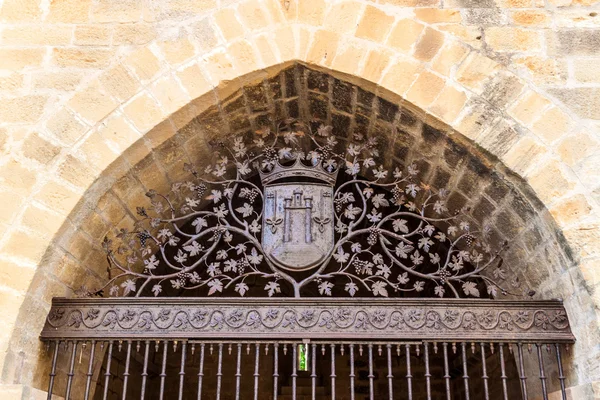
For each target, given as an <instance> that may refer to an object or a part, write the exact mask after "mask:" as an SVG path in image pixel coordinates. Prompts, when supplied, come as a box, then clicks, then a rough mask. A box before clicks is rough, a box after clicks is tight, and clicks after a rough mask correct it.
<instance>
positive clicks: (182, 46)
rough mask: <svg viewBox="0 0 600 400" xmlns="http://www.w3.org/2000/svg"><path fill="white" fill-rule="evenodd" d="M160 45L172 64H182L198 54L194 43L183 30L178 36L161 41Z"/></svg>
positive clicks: (167, 59)
mask: <svg viewBox="0 0 600 400" xmlns="http://www.w3.org/2000/svg"><path fill="white" fill-rule="evenodd" d="M159 46H160V50H161V51H162V53H163V55H164V56H165V60H166V61H167V62H168V63H169V64H170V65H178V64H181V63H183V62H184V61H186V60H188V59H190V58H192V57H194V56H195V55H196V49H195V48H194V45H193V44H192V42H191V41H190V39H189V38H188V36H187V35H186V33H185V31H183V30H181V31H179V33H178V35H177V36H176V37H174V38H169V39H168V40H164V41H161V42H159Z"/></svg>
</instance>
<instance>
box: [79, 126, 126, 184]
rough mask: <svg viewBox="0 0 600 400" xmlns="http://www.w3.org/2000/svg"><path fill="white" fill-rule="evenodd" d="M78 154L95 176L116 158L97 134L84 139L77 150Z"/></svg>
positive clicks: (115, 154) (94, 133) (116, 155)
mask: <svg viewBox="0 0 600 400" xmlns="http://www.w3.org/2000/svg"><path fill="white" fill-rule="evenodd" d="M79 154H80V155H81V158H85V160H86V161H87V163H88V165H89V166H90V168H92V167H94V168H95V171H94V173H96V174H97V173H99V172H102V171H104V170H105V169H106V168H107V167H108V166H109V165H110V164H111V163H112V162H113V161H115V160H116V159H117V157H118V154H117V153H115V152H114V151H113V150H112V149H111V148H110V147H109V146H108V145H107V143H106V141H105V140H104V138H103V137H102V136H101V135H100V134H99V133H98V132H93V133H92V134H91V135H90V136H88V137H87V138H86V139H85V142H83V144H82V145H81V147H80V148H79Z"/></svg>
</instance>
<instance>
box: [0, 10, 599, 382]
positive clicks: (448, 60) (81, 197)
mask: <svg viewBox="0 0 600 400" xmlns="http://www.w3.org/2000/svg"><path fill="white" fill-rule="evenodd" d="M287 4H289V7H287V6H285V5H283V6H282V5H279V4H278V3H275V2H266V3H264V4H263V3H258V2H247V3H239V4H236V5H234V6H233V7H231V8H230V9H229V10H227V9H225V10H214V11H211V13H212V17H211V18H213V19H214V21H216V23H217V24H219V21H222V20H223V19H224V18H225V19H226V18H227V17H228V16H229V17H231V14H228V13H233V16H234V18H233V19H231V18H230V19H229V22H230V23H228V24H226V23H224V22H223V24H222V25H219V27H220V33H219V35H221V36H222V39H221V41H220V42H219V43H218V44H217V45H215V46H214V47H212V48H210V49H209V50H208V51H206V52H202V53H201V52H198V53H196V51H192V52H191V53H190V56H189V57H184V56H183V55H182V54H176V55H173V54H171V55H169V54H166V53H164V54H163V50H161V49H160V48H157V46H156V45H155V44H151V45H149V46H147V47H142V48H140V49H137V50H136V51H134V52H133V53H131V54H129V55H128V56H126V57H125V58H124V59H123V61H122V64H119V65H115V66H114V68H113V69H111V70H109V71H107V72H106V73H105V75H103V76H101V77H98V79H95V78H94V79H92V81H91V82H89V85H87V86H86V87H85V88H83V89H82V90H80V91H79V92H78V93H77V94H76V95H75V96H74V97H73V98H72V99H71V100H70V101H69V103H68V104H66V105H65V107H64V108H61V109H60V110H59V111H57V112H56V113H55V114H54V115H52V116H49V117H48V118H47V120H45V121H44V122H43V125H44V126H45V128H46V129H47V130H48V131H50V132H55V133H57V135H58V138H59V140H60V141H61V142H62V143H64V144H65V151H64V155H63V157H62V162H61V164H60V167H59V168H56V170H55V171H52V172H50V173H49V174H46V175H45V177H44V179H39V180H38V177H37V176H30V175H31V174H28V173H27V174H25V172H24V174H25V175H26V176H28V177H29V178H30V179H31V180H33V181H36V180H37V181H38V183H37V186H36V188H35V190H34V192H33V193H32V194H31V196H30V197H29V198H28V201H27V202H26V203H23V204H19V205H18V209H19V211H18V213H17V214H18V215H19V217H18V220H14V221H12V222H14V223H15V227H14V228H11V230H10V231H9V233H8V234H6V235H5V238H4V246H5V251H6V253H8V254H9V257H10V260H12V261H14V263H15V264H16V265H15V271H19V272H23V273H24V275H28V276H29V278H31V276H32V272H33V270H34V268H35V267H36V266H37V265H38V264H44V263H46V262H48V261H49V260H48V259H49V258H51V257H49V253H48V252H47V248H48V246H49V245H52V246H53V245H59V246H63V247H64V248H65V249H67V250H68V251H75V248H76V247H78V246H79V244H80V243H82V242H84V243H85V242H86V241H87V240H88V238H87V237H86V235H87V234H83V235H82V234H80V233H79V232H80V230H79V229H78V228H79V225H80V224H81V222H82V221H81V220H80V218H79V217H78V216H77V215H78V210H80V209H81V207H84V208H85V207H86V206H89V205H91V204H94V202H95V201H96V199H97V197H99V196H96V197H94V194H93V193H92V192H93V191H90V190H87V189H88V188H91V184H92V182H94V181H96V183H95V184H94V189H95V190H98V191H97V192H95V193H96V194H99V192H100V191H101V190H100V189H98V188H102V187H104V188H106V187H108V186H111V185H112V181H113V179H114V177H116V176H119V174H121V175H122V174H123V173H124V172H125V171H127V170H128V169H129V168H131V167H132V166H133V165H138V162H139V161H141V160H143V159H144V158H145V157H146V156H147V155H148V154H150V153H151V152H152V151H154V150H155V149H157V148H158V147H159V146H160V145H161V144H162V143H163V142H165V141H166V140H168V139H170V138H172V137H173V135H175V132H176V131H177V130H179V129H181V128H183V127H184V126H186V124H187V123H188V122H189V121H190V120H191V119H192V118H193V117H195V116H197V115H198V114H199V113H201V112H202V111H204V110H206V109H207V108H208V107H209V106H210V105H212V104H214V103H215V102H218V101H219V100H222V99H226V98H227V97H228V96H229V95H230V94H231V93H232V92H234V91H235V90H237V88H239V87H240V86H242V85H243V83H244V82H247V81H251V80H253V79H255V78H256V77H260V76H268V75H269V74H271V72H270V68H269V67H271V71H272V70H278V69H280V68H281V67H280V66H278V65H280V63H285V62H289V61H291V60H300V61H304V62H307V63H309V64H311V65H316V66H320V67H326V68H331V69H333V70H337V71H339V72H342V73H344V74H346V76H347V77H348V80H349V81H350V82H353V81H358V80H360V84H361V86H365V87H366V88H369V87H370V88H375V87H376V86H377V85H378V86H380V87H382V88H384V89H387V90H389V91H391V92H393V93H396V94H397V95H399V96H401V97H402V98H405V99H406V100H408V101H409V102H411V103H412V104H414V105H415V106H416V107H418V108H420V109H422V110H425V112H426V113H428V114H431V115H433V116H434V117H436V118H438V119H439V120H440V121H442V122H443V123H444V124H445V125H448V126H450V127H452V128H453V129H454V130H455V131H456V132H459V133H460V134H462V135H463V136H464V137H466V138H468V139H470V140H471V141H473V142H474V143H475V144H476V147H477V146H480V147H482V148H483V149H485V150H486V151H489V152H490V153H491V154H492V155H494V156H495V157H496V158H497V159H499V160H500V161H501V162H502V163H503V164H504V165H506V166H507V167H508V169H510V170H512V171H513V172H514V173H515V174H517V175H519V176H521V177H524V178H525V179H526V180H527V181H528V182H529V184H530V185H531V187H532V188H533V190H534V191H535V193H536V194H537V197H539V198H540V200H541V201H542V203H543V204H544V205H545V207H546V208H548V209H549V210H550V212H551V213H552V215H553V216H554V218H555V219H556V221H557V224H558V227H559V228H560V229H561V230H562V233H563V234H564V235H565V237H566V240H567V242H568V243H567V244H565V246H566V248H570V249H572V250H573V251H574V252H575V254H574V255H573V259H574V260H575V262H574V263H572V265H571V266H572V267H573V268H571V269H569V270H568V271H566V272H565V273H564V274H565V276H566V281H568V282H573V283H574V285H576V287H585V288H586V291H585V292H584V293H583V295H582V296H585V297H586V299H584V300H581V301H582V303H581V304H585V305H588V304H590V302H589V301H590V300H589V298H588V297H587V294H588V293H591V294H593V293H594V292H593V291H592V289H593V286H594V285H595V284H596V283H597V282H596V281H595V280H594V279H595V278H594V275H593V271H592V270H591V261H587V260H589V259H591V258H592V257H593V256H595V255H596V253H595V250H594V249H593V245H592V243H593V240H594V238H593V237H589V236H590V235H587V233H586V232H588V231H587V230H586V227H589V226H597V225H594V224H596V223H597V217H596V216H595V213H596V208H595V207H596V204H595V202H594V200H593V199H592V198H591V197H590V194H591V191H592V190H593V189H594V188H593V187H592V186H591V185H592V183H593V182H591V181H590V180H589V179H590V178H589V176H586V174H579V175H578V174H575V173H574V172H573V170H572V168H571V165H572V164H573V162H574V161H575V159H576V158H577V157H580V156H586V155H589V154H591V153H590V149H582V148H581V147H578V146H580V145H579V144H578V143H576V142H575V141H572V140H569V138H568V137H566V138H564V139H563V138H562V137H561V136H563V135H571V136H570V137H571V138H572V137H580V135H582V133H581V129H582V128H583V126H582V125H581V124H582V123H581V122H579V121H577V120H576V119H575V118H573V117H572V115H571V114H570V113H569V112H568V110H566V109H564V108H561V107H556V106H551V105H550V101H549V100H548V98H547V96H544V95H543V94H541V93H540V91H539V90H538V89H537V88H536V87H535V85H534V84H532V83H531V81H530V80H528V79H523V78H520V77H518V76H517V75H516V74H515V73H513V72H511V71H510V70H509V69H508V68H506V67H504V66H503V65H502V64H500V63H498V62H497V61H494V60H493V59H492V58H489V57H486V56H485V55H484V54H483V53H482V52H481V51H479V50H476V49H474V48H472V47H471V46H469V45H468V44H467V43H465V41H464V40H457V39H456V38H455V37H453V36H452V35H450V34H447V33H444V32H441V31H439V30H438V29H436V28H435V27H433V26H431V25H430V24H428V23H427V22H426V21H423V20H418V17H417V18H416V19H415V18H403V17H401V16H399V15H398V13H395V11H394V10H393V9H392V8H390V7H389V6H377V5H371V4H369V5H363V4H362V3H352V2H348V3H347V4H346V5H328V4H327V3H326V4H325V6H324V7H323V9H322V10H321V11H314V12H313V11H310V10H303V9H302V7H301V6H299V5H298V4H296V2H290V3H287ZM337 7H341V8H342V10H340V12H343V14H342V15H343V16H344V17H343V18H339V20H338V21H336V22H335V23H334V22H326V23H324V24H322V21H323V18H324V15H325V14H326V13H329V12H333V10H334V9H336V10H337ZM248 10H250V11H252V12H253V13H258V14H259V15H262V17H261V18H263V19H262V21H263V22H264V23H260V24H257V23H253V22H250V19H248V17H247V15H248V14H247V13H248V12H250V11H248ZM257 10H258V11H257ZM365 18H376V20H377V21H379V20H381V24H377V23H375V24H372V25H373V26H375V27H377V29H375V30H374V31H370V30H368V29H367V28H364V27H363V28H361V21H362V20H363V19H365ZM235 21H237V23H236V22H235ZM353 23H354V24H355V25H357V26H358V27H357V28H356V29H355V28H353V25H352V24H353ZM238 25H239V27H238ZM351 27H352V29H350V28H351ZM396 30H399V31H400V30H401V31H402V32H405V31H408V32H412V36H411V37H410V38H406V37H403V38H394V33H393V32H394V31H396ZM271 34H272V35H273V37H270V35H271ZM240 77H241V78H240ZM492 94H493V95H492ZM91 105H94V107H90V106H91ZM559 137H561V138H560V139H559ZM592 151H593V150H592ZM15 168H20V167H18V166H15ZM17 170H18V169H17ZM73 170H77V171H78V172H81V171H85V172H86V174H85V176H84V177H82V176H81V175H82V174H77V176H75V174H73V172H72V171H73ZM14 172H15V171H7V172H6V174H9V173H14ZM48 175H49V176H48ZM586 179H587V180H586ZM102 200H106V199H105V198H104V199H102ZM77 203H79V205H78V206H77V209H75V211H72V210H73V208H74V207H75V205H76V204H77ZM105 204H106V206H108V207H110V205H109V204H110V202H108V201H107V202H106V203H105ZM50 211H56V212H55V213H52V212H50ZM67 216H68V218H67ZM97 222H98V221H97ZM98 223H99V222H98ZM18 224H21V225H22V228H21V227H19V225H18ZM99 224H100V225H102V224H101V223H99ZM87 227H88V228H87V229H90V230H92V229H95V228H97V226H94V225H93V224H92V223H91V222H90V224H89V225H87ZM98 229H100V228H98ZM37 232H40V233H41V234H42V235H41V237H40V238H37V239H38V240H34V237H35V235H37ZM71 233H72V234H73V235H75V236H72V235H71ZM67 237H68V238H69V239H68V243H65V242H64V240H65V238H67ZM61 239H62V240H61ZM24 242H27V247H25V246H22V243H24ZM78 243H79V244H78ZM580 260H581V261H580ZM52 261H55V260H52ZM72 267H73V266H72V265H61V267H60V268H62V270H63V273H65V275H69V274H70V272H68V271H69V268H72ZM579 269H581V270H582V272H583V273H584V274H585V275H584V276H586V278H587V279H586V280H583V279H581V274H580V271H579ZM17 273H18V272H17ZM24 280H25V281H24V282H23V280H20V281H19V286H18V287H15V288H12V289H15V290H14V292H11V296H12V297H11V298H10V300H7V307H6V310H7V311H6V313H7V315H6V317H5V320H3V322H5V323H6V324H8V325H9V326H10V327H11V329H12V327H14V326H15V322H16V321H15V319H14V315H15V314H14V313H16V311H17V310H19V309H20V310H21V311H20V315H21V316H22V317H23V316H25V317H26V316H27V314H28V310H30V309H29V308H28V304H27V303H23V302H22V300H23V295H24V294H25V293H26V289H27V288H28V287H29V291H28V292H27V294H26V296H29V295H31V294H35V296H39V298H40V299H43V300H44V301H46V302H48V301H49V297H50V296H51V295H53V294H56V293H57V292H58V293H60V292H61V290H64V288H57V289H56V291H57V292H54V289H52V288H51V287H50V286H51V285H52V284H51V283H49V282H44V284H41V283H40V282H37V283H38V284H37V285H36V282H35V281H34V282H33V284H31V286H30V285H29V283H30V281H29V280H28V279H27V278H25V279H24ZM587 289H589V291H588V290H587ZM565 291H566V292H568V289H566V288H565ZM594 304H596V303H594ZM36 305H39V304H36ZM581 307H585V306H581ZM11 311H12V313H11ZM586 318H587V320H586V321H587V323H590V324H593V325H594V326H595V321H592V320H593V318H591V317H590V316H587V317H586ZM17 321H19V322H18V323H19V324H21V323H27V322H28V321H27V319H26V318H25V319H21V318H19V319H18V320H17ZM583 324H585V323H583ZM590 329H591V328H590ZM590 340H593V336H590ZM5 343H8V341H6V342H5ZM7 361H8V362H9V363H12V362H15V360H14V359H13V360H7ZM7 365H8V364H7ZM11 365H14V364H11ZM13 380H14V379H12V378H11V377H7V382H12V381H13Z"/></svg>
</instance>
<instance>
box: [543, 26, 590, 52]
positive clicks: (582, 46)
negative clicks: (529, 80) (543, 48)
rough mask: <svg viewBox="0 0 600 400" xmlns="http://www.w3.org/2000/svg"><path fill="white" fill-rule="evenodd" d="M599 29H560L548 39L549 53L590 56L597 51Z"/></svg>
mask: <svg viewBox="0 0 600 400" xmlns="http://www.w3.org/2000/svg"><path fill="white" fill-rule="evenodd" d="M599 46H600V30H587V29H586V30H575V29H570V30H562V31H558V32H556V33H554V36H553V37H552V40H551V41H550V48H549V50H550V54H553V55H579V56H592V55H595V54H597V53H598V47H599Z"/></svg>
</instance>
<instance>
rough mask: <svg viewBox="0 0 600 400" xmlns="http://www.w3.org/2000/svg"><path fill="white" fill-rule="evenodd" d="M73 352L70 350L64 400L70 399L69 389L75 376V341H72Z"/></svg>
mask: <svg viewBox="0 0 600 400" xmlns="http://www.w3.org/2000/svg"><path fill="white" fill-rule="evenodd" d="M71 343H72V344H73V350H71V362H70V365H69V373H68V374H67V390H66V392H65V400H69V399H70V398H71V388H72V387H73V376H75V357H76V356H77V341H75V340H74V341H72V342H71Z"/></svg>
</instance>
